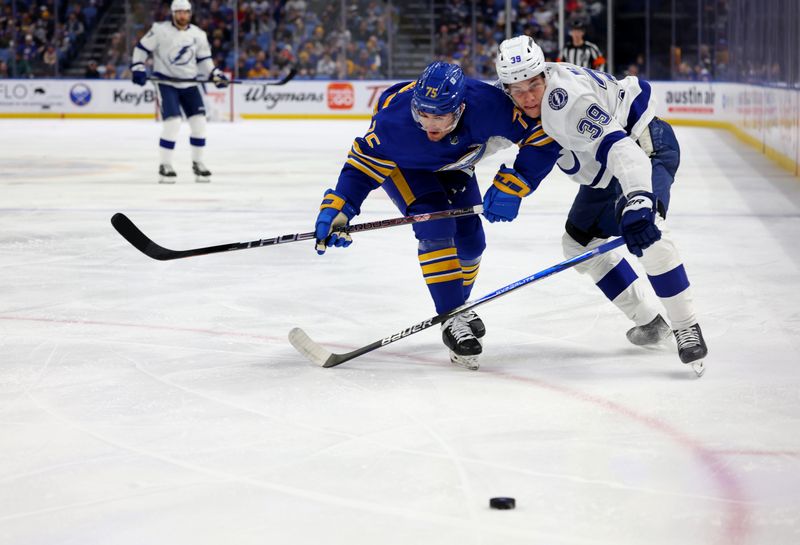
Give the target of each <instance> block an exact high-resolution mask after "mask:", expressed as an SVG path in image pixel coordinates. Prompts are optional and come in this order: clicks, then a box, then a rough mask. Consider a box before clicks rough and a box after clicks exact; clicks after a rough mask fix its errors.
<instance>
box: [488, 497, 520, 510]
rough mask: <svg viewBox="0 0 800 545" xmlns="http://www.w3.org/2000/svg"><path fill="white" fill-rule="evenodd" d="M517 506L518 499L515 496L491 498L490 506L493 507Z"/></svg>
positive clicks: (506, 507) (508, 507)
mask: <svg viewBox="0 0 800 545" xmlns="http://www.w3.org/2000/svg"><path fill="white" fill-rule="evenodd" d="M516 506H517V500H515V499H514V498H491V499H490V500H489V507H491V508H492V509H514V508H515V507H516Z"/></svg>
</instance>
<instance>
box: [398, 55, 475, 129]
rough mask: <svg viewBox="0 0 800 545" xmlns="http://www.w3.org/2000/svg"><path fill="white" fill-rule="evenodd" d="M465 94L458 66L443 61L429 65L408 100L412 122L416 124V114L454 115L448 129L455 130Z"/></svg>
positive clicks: (464, 79)
mask: <svg viewBox="0 0 800 545" xmlns="http://www.w3.org/2000/svg"><path fill="white" fill-rule="evenodd" d="M466 94H467V82H466V78H465V77H464V72H462V71H461V67H460V66H458V65H456V64H448V63H446V62H434V63H431V64H429V65H428V67H427V68H425V71H424V72H422V75H421V76H420V77H419V79H418V80H417V83H416V85H415V86H414V97H413V98H412V99H411V113H412V114H413V116H414V121H416V122H417V123H418V124H419V123H420V119H419V114H420V113H426V114H430V115H447V114H454V115H455V120H454V121H455V122H454V123H453V126H452V128H455V125H456V124H457V123H458V119H459V118H460V117H461V113H462V112H463V111H464V98H465V96H466ZM452 128H451V129H450V130H452Z"/></svg>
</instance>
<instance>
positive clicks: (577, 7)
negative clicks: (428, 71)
mask: <svg viewBox="0 0 800 545" xmlns="http://www.w3.org/2000/svg"><path fill="white" fill-rule="evenodd" d="M444 4H445V6H444V9H443V11H442V12H441V15H440V16H439V17H438V18H437V28H438V33H437V44H436V51H437V53H438V54H439V55H440V58H441V60H445V61H447V62H454V63H458V64H460V65H461V67H462V68H463V69H464V72H465V73H466V74H467V75H470V76H472V77H478V78H489V79H491V78H493V77H494V57H495V55H496V53H497V48H498V46H499V44H500V42H502V41H503V40H504V39H505V36H506V18H507V17H510V19H511V35H512V36H516V35H519V34H526V35H528V36H532V37H533V39H534V40H536V43H538V44H539V45H540V46H541V48H542V50H543V51H544V54H545V58H546V59H547V60H548V61H555V60H556V59H557V58H558V55H559V51H558V1H557V0H515V1H513V2H512V4H511V5H512V8H511V12H510V13H506V2H505V1H504V0H479V1H478V2H476V6H477V13H475V21H476V25H475V26H476V30H475V39H474V51H473V36H472V19H473V14H472V11H471V5H472V2H471V1H470V0H451V1H448V2H445V3H444ZM565 12H566V18H565V19H566V20H569V19H574V18H582V19H585V20H586V21H587V23H588V24H589V26H590V27H592V28H593V29H594V30H595V32H596V33H598V34H599V35H601V36H604V35H605V2H600V1H598V0H586V1H583V0H567V1H566V2H565Z"/></svg>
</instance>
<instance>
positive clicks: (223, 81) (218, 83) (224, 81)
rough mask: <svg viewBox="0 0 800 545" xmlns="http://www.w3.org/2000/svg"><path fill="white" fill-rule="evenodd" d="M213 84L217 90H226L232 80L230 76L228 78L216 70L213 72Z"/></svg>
mask: <svg viewBox="0 0 800 545" xmlns="http://www.w3.org/2000/svg"><path fill="white" fill-rule="evenodd" d="M211 83H213V84H214V87H216V88H217V89H224V88H225V87H227V86H228V85H230V84H231V80H229V79H228V76H226V75H225V73H224V72H223V71H222V70H220V69H219V68H214V69H213V70H212V71H211Z"/></svg>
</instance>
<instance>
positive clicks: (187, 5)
mask: <svg viewBox="0 0 800 545" xmlns="http://www.w3.org/2000/svg"><path fill="white" fill-rule="evenodd" d="M169 10H170V11H192V3H191V2H189V0H172V4H171V5H170V6H169Z"/></svg>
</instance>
